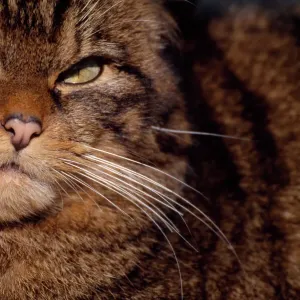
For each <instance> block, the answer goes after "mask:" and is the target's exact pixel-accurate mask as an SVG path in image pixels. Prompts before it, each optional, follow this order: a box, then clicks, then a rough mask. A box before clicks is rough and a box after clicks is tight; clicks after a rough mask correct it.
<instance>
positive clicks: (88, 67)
mask: <svg viewBox="0 0 300 300" xmlns="http://www.w3.org/2000/svg"><path fill="white" fill-rule="evenodd" d="M102 70H103V66H102V64H101V63H100V62H99V61H97V60H96V59H92V60H91V59H89V60H85V61H82V62H79V63H78V64H76V65H75V66H73V67H72V68H71V69H69V70H68V71H66V72H64V73H62V74H61V75H60V76H59V79H58V81H60V82H63V83H66V84H74V85H75V84H84V83H89V82H91V81H93V80H95V79H96V78H98V77H99V76H100V75H101V73H102Z"/></svg>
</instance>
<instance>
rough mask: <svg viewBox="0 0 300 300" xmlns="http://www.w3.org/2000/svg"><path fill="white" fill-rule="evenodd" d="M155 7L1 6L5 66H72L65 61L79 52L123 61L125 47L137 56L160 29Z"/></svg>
mask: <svg viewBox="0 0 300 300" xmlns="http://www.w3.org/2000/svg"><path fill="white" fill-rule="evenodd" d="M153 3H154V2H153V1H148V0H121V1H120V0H100V1H99V0H85V1H78V0H61V1H53V0H35V1H27V0H10V1H0V52H1V53H0V54H1V58H2V60H4V61H3V62H2V63H3V64H4V65H5V64H6V66H7V67H9V66H10V67H12V68H13V69H14V70H15V69H20V68H22V66H25V65H26V68H27V69H31V65H30V64H32V63H35V64H38V66H39V68H40V69H45V70H47V69H48V66H49V62H50V61H51V62H53V61H59V60H62V61H64V63H68V62H66V60H68V59H70V60H71V59H72V57H74V56H76V55H78V53H79V52H81V53H80V55H82V56H84V55H85V54H87V55H88V54H91V52H92V51H93V49H92V48H93V47H94V48H97V50H100V51H106V52H109V53H110V54H118V55H120V53H121V52H122V51H121V50H122V46H124V45H128V44H130V43H132V44H134V47H135V48H136V49H137V50H138V46H139V44H141V43H142V40H143V37H145V36H147V35H149V34H150V32H153V31H156V29H157V27H158V23H157V22H156V21H155V20H154V19H155V17H156V15H157V14H156V13H155V11H158V10H157V7H155V5H154V4H153ZM152 17H153V20H151V18H152ZM149 26H154V27H155V28H153V29H154V30H149ZM164 26H165V27H167V26H166V24H164ZM137 36H138V38H137ZM123 50H124V49H123ZM85 52H86V53H85ZM123 52H124V51H123ZM100 54H101V53H100ZM123 54H124V53H123ZM58 64H59V63H58ZM28 65H29V66H28ZM32 67H35V66H32Z"/></svg>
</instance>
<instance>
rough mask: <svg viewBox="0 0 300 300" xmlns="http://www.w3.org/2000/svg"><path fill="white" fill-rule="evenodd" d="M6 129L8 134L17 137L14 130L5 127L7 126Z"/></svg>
mask: <svg viewBox="0 0 300 300" xmlns="http://www.w3.org/2000/svg"><path fill="white" fill-rule="evenodd" d="M4 128H5V130H6V131H7V132H9V133H11V134H12V135H15V134H16V133H15V131H14V129H13V128H7V127H5V126H4Z"/></svg>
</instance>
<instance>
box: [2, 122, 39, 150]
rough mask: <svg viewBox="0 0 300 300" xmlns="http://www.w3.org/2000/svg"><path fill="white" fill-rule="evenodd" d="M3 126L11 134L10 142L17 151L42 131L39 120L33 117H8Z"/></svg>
mask: <svg viewBox="0 0 300 300" xmlns="http://www.w3.org/2000/svg"><path fill="white" fill-rule="evenodd" d="M3 127H4V128H5V130H6V131H7V132H10V133H11V134H12V137H11V143H12V144H13V146H14V147H15V149H16V150H17V151H18V150H21V149H23V148H26V147H27V146H28V145H29V143H30V141H31V140H32V139H33V138H34V137H36V136H39V135H40V134H41V132H42V126H41V122H39V120H37V119H36V118H34V117H29V118H27V121H25V120H24V119H23V117H22V116H21V117H20V116H16V117H12V118H8V119H7V121H6V122H5V124H4V125H3Z"/></svg>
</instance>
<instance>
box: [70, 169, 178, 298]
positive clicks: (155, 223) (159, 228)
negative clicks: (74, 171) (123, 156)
mask: <svg viewBox="0 0 300 300" xmlns="http://www.w3.org/2000/svg"><path fill="white" fill-rule="evenodd" d="M74 167H76V166H75V165H74ZM77 167H78V166H77ZM81 175H82V176H83V175H84V174H81ZM87 178H89V177H87ZM89 179H91V178H89ZM98 183H99V182H98ZM102 184H103V183H102ZM123 197H124V196H123ZM129 201H130V202H132V203H133V204H134V205H136V206H137V207H138V208H139V209H140V210H141V211H142V212H143V213H144V214H145V215H146V216H147V217H148V218H149V219H150V220H151V221H152V222H153V224H154V225H155V226H156V227H157V228H158V230H159V231H160V232H161V234H162V235H163V236H164V238H165V239H166V241H167V243H168V244H169V246H170V248H171V251H172V253H173V255H174V258H175V261H176V265H177V269H178V274H179V281H180V292H181V298H182V299H183V295H184V294H183V283H182V275H181V269H180V264H179V261H178V258H177V255H176V252H175V249H174V247H173V245H172V243H171V242H170V240H169V239H168V237H167V235H166V234H165V232H164V231H163V229H162V228H161V227H160V226H159V224H158V223H157V222H156V221H155V220H154V219H153V218H152V217H151V215H150V214H148V213H147V212H146V211H145V210H144V209H143V208H141V207H140V205H138V204H137V203H135V202H134V201H132V200H129ZM142 204H143V205H144V206H145V204H144V203H143V202H142ZM148 209H149V208H148ZM151 210H152V209H151ZM156 214H157V213H156ZM164 224H166V221H164ZM166 226H167V227H168V224H166Z"/></svg>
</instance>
